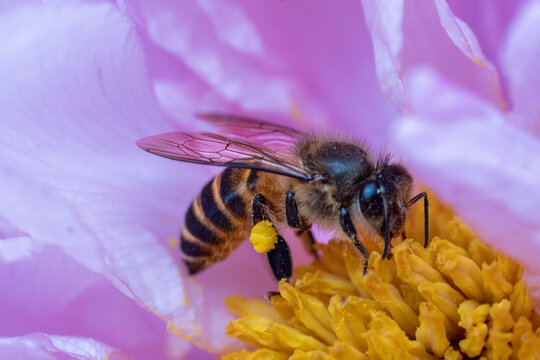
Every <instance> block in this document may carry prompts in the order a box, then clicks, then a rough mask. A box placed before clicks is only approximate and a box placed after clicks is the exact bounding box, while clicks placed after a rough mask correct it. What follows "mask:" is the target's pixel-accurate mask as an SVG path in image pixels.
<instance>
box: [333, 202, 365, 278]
mask: <svg viewBox="0 0 540 360" xmlns="http://www.w3.org/2000/svg"><path fill="white" fill-rule="evenodd" d="M339 223H340V225H341V229H342V230H343V232H344V233H345V234H346V235H347V236H348V237H349V239H351V240H352V241H353V243H354V245H355V246H356V247H357V248H358V250H360V252H361V253H362V255H364V275H365V274H366V273H367V267H368V261H369V254H368V252H367V249H366V247H365V246H364V244H362V243H361V242H360V240H358V234H357V232H356V229H355V228H354V224H353V222H352V220H351V216H350V215H349V211H347V208H345V207H342V208H341V210H340V212H339Z"/></svg>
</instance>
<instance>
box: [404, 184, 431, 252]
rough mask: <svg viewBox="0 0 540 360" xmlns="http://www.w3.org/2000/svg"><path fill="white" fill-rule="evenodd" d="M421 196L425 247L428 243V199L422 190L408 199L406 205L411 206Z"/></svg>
mask: <svg viewBox="0 0 540 360" xmlns="http://www.w3.org/2000/svg"><path fill="white" fill-rule="evenodd" d="M421 198H424V247H425V248H427V247H428V245H429V201H428V196H427V193H426V192H425V191H424V192H421V193H420V194H418V195H416V196H415V197H413V198H412V199H411V200H409V202H408V203H407V205H406V206H407V207H409V206H411V205H412V204H414V203H415V202H417V201H418V200H420V199H421Z"/></svg>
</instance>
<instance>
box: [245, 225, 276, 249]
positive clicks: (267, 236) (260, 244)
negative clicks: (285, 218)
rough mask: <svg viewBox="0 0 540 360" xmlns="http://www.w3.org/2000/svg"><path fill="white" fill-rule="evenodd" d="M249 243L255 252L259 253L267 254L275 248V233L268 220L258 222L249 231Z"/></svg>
mask: <svg viewBox="0 0 540 360" xmlns="http://www.w3.org/2000/svg"><path fill="white" fill-rule="evenodd" d="M249 241H251V245H253V248H254V249H255V251H257V252H259V253H265V252H269V251H270V250H272V249H274V248H275V247H276V241H277V231H276V229H275V228H274V225H272V223H271V222H270V221H268V220H263V221H261V222H258V223H257V224H255V226H253V228H252V229H251V234H250V235H249Z"/></svg>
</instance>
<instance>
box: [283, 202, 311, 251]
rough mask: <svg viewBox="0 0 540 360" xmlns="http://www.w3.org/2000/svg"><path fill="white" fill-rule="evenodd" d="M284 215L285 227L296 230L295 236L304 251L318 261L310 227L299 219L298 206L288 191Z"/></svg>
mask: <svg viewBox="0 0 540 360" xmlns="http://www.w3.org/2000/svg"><path fill="white" fill-rule="evenodd" d="M285 215H286V216H287V225H289V226H290V227H291V228H293V229H297V230H296V231H295V234H296V236H298V237H299V238H300V239H301V240H302V244H303V245H304V248H305V249H306V251H307V252H308V253H310V254H311V255H313V257H315V258H316V259H318V258H319V254H318V253H317V250H315V247H314V245H315V243H316V242H315V238H314V237H313V234H312V233H311V225H309V224H307V223H306V221H305V220H303V219H302V218H301V217H300V214H299V213H298V205H297V204H296V200H295V199H294V193H293V192H292V191H288V192H287V197H286V198H285Z"/></svg>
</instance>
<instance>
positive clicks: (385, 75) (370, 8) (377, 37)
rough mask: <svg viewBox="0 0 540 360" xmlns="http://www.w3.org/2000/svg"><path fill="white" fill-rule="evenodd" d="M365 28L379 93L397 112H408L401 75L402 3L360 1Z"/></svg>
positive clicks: (376, 0)
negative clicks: (373, 59) (368, 35)
mask: <svg viewBox="0 0 540 360" xmlns="http://www.w3.org/2000/svg"><path fill="white" fill-rule="evenodd" d="M362 6H363V8H364V17H365V19H366V25H367V27H368V30H369V32H370V35H371V38H372V40H373V52H374V55H375V68H376V71H377V78H378V79H379V85H380V86H381V90H382V91H383V92H384V93H385V94H386V95H387V96H388V97H389V98H390V100H391V101H392V102H393V103H394V104H395V105H396V106H397V108H398V110H399V111H401V112H406V111H408V103H407V94H406V89H405V80H404V78H403V75H402V73H401V59H400V57H401V48H402V46H403V32H402V30H401V28H402V24H403V1H402V0H399V1H395V0H363V1H362Z"/></svg>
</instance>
